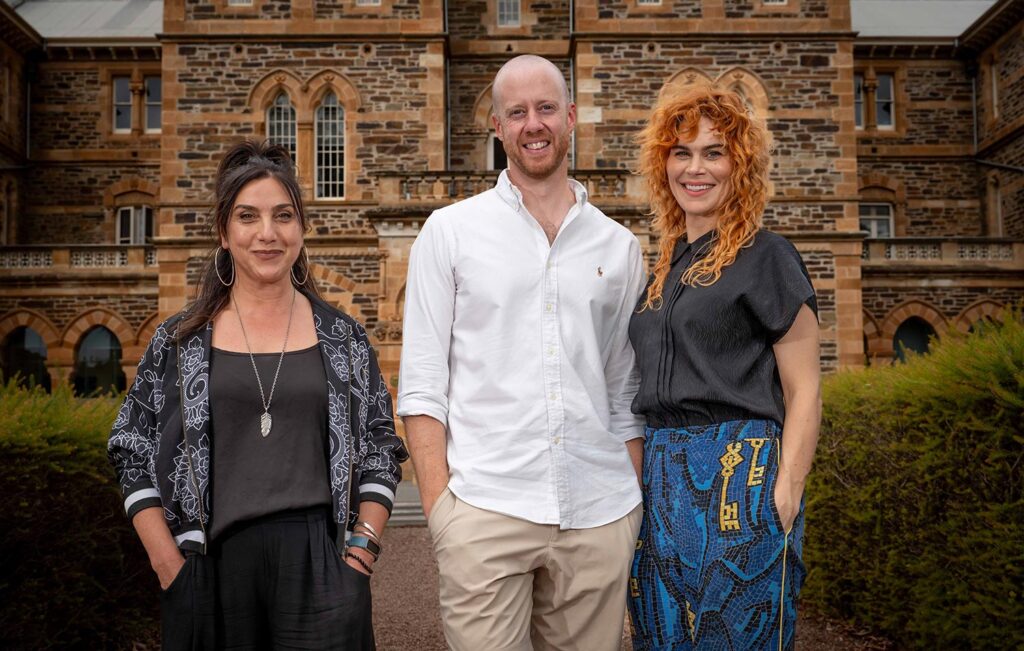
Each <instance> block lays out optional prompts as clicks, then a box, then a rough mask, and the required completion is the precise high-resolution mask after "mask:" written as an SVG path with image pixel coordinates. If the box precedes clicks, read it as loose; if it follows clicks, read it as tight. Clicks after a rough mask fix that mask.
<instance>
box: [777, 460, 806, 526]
mask: <svg viewBox="0 0 1024 651" xmlns="http://www.w3.org/2000/svg"><path fill="white" fill-rule="evenodd" d="M802 496H803V490H801V489H799V488H796V487H793V486H792V484H790V483H789V482H788V481H784V477H783V475H782V473H779V478H778V481H776V482H775V509H776V510H777V511H778V512H779V521H781V522H782V530H783V532H785V533H787V534H788V533H789V531H790V529H792V528H793V522H795V521H796V516H797V515H798V514H799V513H800V498H801V497H802Z"/></svg>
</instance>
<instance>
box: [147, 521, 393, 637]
mask: <svg viewBox="0 0 1024 651" xmlns="http://www.w3.org/2000/svg"><path fill="white" fill-rule="evenodd" d="M332 530H333V525H332V522H331V520H329V518H328V515H327V511H326V509H323V508H316V509H307V510H302V511H292V512H286V513H278V514H273V515H270V516H266V517H263V518H259V519H257V520H253V521H251V522H247V523H244V524H243V525H242V526H240V527H237V528H235V529H233V530H232V531H230V532H228V534H227V535H226V536H224V537H223V538H222V539H221V540H219V541H218V542H217V543H216V544H214V545H212V546H211V549H210V553H209V554H208V555H206V556H202V555H192V556H189V557H188V558H187V559H186V561H185V565H184V567H182V569H181V572H179V574H178V576H177V577H176V578H175V579H174V581H173V582H172V583H171V585H170V586H168V588H167V590H165V591H163V593H162V594H161V599H160V602H161V617H162V624H163V649H164V651H178V650H185V649H188V650H202V651H205V650H207V649H232V650H236V649H237V650H242V649H244V650H246V651H255V650H261V649H324V650H326V649H337V650H343V651H367V650H372V649H374V648H375V647H374V641H373V626H372V621H371V620H372V616H371V600H370V577H368V576H366V575H365V574H363V573H361V572H359V571H358V570H355V569H353V568H351V567H349V565H348V564H347V563H345V562H344V560H343V559H342V558H341V556H340V555H339V554H338V550H337V547H336V546H335V543H334V537H333V536H332V535H331V533H332Z"/></svg>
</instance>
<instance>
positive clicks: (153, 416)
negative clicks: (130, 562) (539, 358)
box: [109, 142, 408, 651]
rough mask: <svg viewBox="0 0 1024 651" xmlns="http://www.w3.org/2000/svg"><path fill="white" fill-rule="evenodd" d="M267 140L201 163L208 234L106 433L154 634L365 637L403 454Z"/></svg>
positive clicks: (263, 639) (197, 639) (387, 401)
mask: <svg viewBox="0 0 1024 651" xmlns="http://www.w3.org/2000/svg"><path fill="white" fill-rule="evenodd" d="M308 230H309V226H308V221H307V217H306V214H305V211H304V209H303V205H302V198H301V195H300V191H299V185H298V182H297V181H296V177H295V169H294V166H293V164H292V161H291V159H290V157H289V155H288V152H287V151H286V150H285V149H283V148H282V147H279V146H272V145H268V144H265V143H264V144H257V143H252V142H246V143H242V144H239V145H237V146H235V147H233V148H232V149H231V150H230V151H228V153H227V154H226V155H225V156H224V158H223V160H222V161H221V163H220V167H219V168H218V170H217V177H216V203H215V206H214V210H213V223H212V231H213V232H212V235H213V236H214V237H215V238H216V243H217V246H216V248H214V250H213V251H212V252H211V254H210V256H209V258H208V259H207V260H206V263H205V266H204V268H203V270H202V272H201V276H200V280H199V286H198V288H197V292H196V298H195V299H194V300H193V301H192V302H191V303H190V304H189V306H188V307H187V308H186V309H185V310H184V311H182V312H181V313H179V314H177V315H175V316H173V317H171V318H170V319H168V320H167V321H165V322H163V323H162V324H161V325H160V326H159V327H158V328H157V330H156V333H155V334H154V336H153V339H152V341H150V344H149V346H148V348H147V349H146V352H145V355H144V357H143V359H142V361H141V363H140V364H139V369H138V375H137V377H136V379H135V383H134V384H133V386H132V388H131V390H130V391H129V392H128V395H127V397H126V398H125V401H124V405H123V406H122V407H121V411H120V413H119V415H118V417H117V420H116V422H115V423H114V427H113V430H112V432H111V434H110V442H109V454H110V459H111V461H112V462H113V464H114V466H115V467H116V469H117V475H118V479H119V481H120V484H121V488H122V491H123V493H124V498H125V510H126V511H127V514H128V517H129V518H130V519H131V520H132V524H133V525H134V527H135V529H136V531H137V532H138V534H139V538H140V539H141V540H142V544H143V546H144V547H145V548H146V552H147V553H148V554H149V559H150V562H151V564H152V566H153V569H154V571H155V572H156V574H157V577H158V578H159V581H160V587H161V588H162V593H161V617H162V623H163V648H164V649H165V651H168V650H173V649H186V648H187V649H213V648H218V649H219V648H245V649H269V648H280V647H285V646H287V647H296V648H303V649H372V648H373V646H374V643H373V629H372V626H371V615H370V592H369V575H370V574H371V573H372V572H373V569H372V568H373V564H374V561H375V560H376V558H377V556H378V555H379V554H380V551H381V547H382V544H381V533H382V532H383V530H384V525H385V523H386V522H387V519H388V516H389V514H390V510H391V505H392V500H393V499H394V490H395V487H396V486H397V484H398V482H399V480H400V479H401V469H400V466H399V463H401V462H402V461H404V460H405V459H406V458H407V456H408V455H407V453H406V451H405V448H404V446H403V444H402V442H401V440H400V439H399V438H398V437H397V436H396V435H395V431H394V422H393V419H392V411H391V397H390V394H389V393H388V390H387V386H386V384H385V382H384V381H383V379H382V377H381V374H380V370H379V368H378V366H377V361H376V358H375V356H374V353H373V349H372V348H371V346H370V342H369V339H368V338H367V335H366V331H365V330H364V329H363V327H362V326H361V325H360V324H359V323H357V322H356V321H355V320H353V319H352V318H350V317H349V316H347V315H345V314H343V313H342V312H340V311H339V310H337V309H336V308H334V307H332V306H330V305H328V304H327V303H326V302H324V301H323V300H322V299H321V298H320V296H319V293H318V292H317V288H316V284H315V282H314V279H313V278H312V277H311V276H310V273H309V259H308V256H307V254H306V251H305V247H304V245H303V236H304V234H305V233H306V232H307V231H308Z"/></svg>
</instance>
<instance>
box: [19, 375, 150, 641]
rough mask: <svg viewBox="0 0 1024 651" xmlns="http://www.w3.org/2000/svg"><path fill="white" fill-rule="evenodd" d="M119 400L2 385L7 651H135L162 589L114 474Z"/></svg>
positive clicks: (62, 389)
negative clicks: (110, 445)
mask: <svg viewBox="0 0 1024 651" xmlns="http://www.w3.org/2000/svg"><path fill="white" fill-rule="evenodd" d="M118 406H119V400H114V399H109V398H95V399H89V400H82V399H79V398H76V397H74V395H73V394H72V390H71V389H70V388H69V387H68V386H66V385H61V386H57V387H55V389H54V392H53V394H47V393H45V392H44V391H43V390H42V389H41V388H38V387H37V388H34V389H24V388H18V386H17V384H16V382H15V381H13V380H12V381H10V382H8V383H7V384H6V385H0V487H2V490H0V559H3V562H2V563H0V647H2V648H5V649H47V648H87V649H102V648H130V647H131V645H132V641H133V640H136V639H141V638H145V637H147V635H149V636H151V631H152V630H153V628H154V625H155V624H154V622H155V621H156V620H157V618H158V613H157V608H158V603H157V599H156V590H157V586H156V579H155V576H154V574H153V572H152V570H151V569H150V568H149V562H148V560H147V558H146V556H145V553H144V551H143V549H142V545H141V544H140V543H139V541H138V538H137V537H136V536H135V533H134V531H133V530H132V528H131V526H130V525H129V523H128V521H127V519H126V518H125V515H124V511H123V509H122V507H121V497H120V491H119V490H118V488H117V482H116V480H115V477H114V473H113V470H112V469H111V466H110V464H109V463H108V462H107V457H106V442H107V436H108V434H109V433H110V425H111V423H113V421H114V417H115V416H116V414H117V409H118Z"/></svg>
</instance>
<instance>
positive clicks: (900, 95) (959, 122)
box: [857, 61, 973, 153]
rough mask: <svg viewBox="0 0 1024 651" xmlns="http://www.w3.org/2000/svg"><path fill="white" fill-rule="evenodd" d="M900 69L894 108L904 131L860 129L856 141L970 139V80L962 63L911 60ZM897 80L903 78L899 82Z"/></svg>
mask: <svg viewBox="0 0 1024 651" xmlns="http://www.w3.org/2000/svg"><path fill="white" fill-rule="evenodd" d="M874 63H875V64H876V65H878V62H874ZM904 70H905V77H903V78H901V79H898V81H897V88H896V111H897V113H898V114H900V115H901V116H902V117H903V119H904V120H905V125H906V129H905V131H903V132H902V133H899V132H893V131H870V132H863V133H859V134H858V138H857V142H858V143H859V144H861V145H868V146H871V145H879V146H883V147H888V146H894V145H907V146H913V145H945V146H950V145H964V144H967V143H970V142H971V138H972V137H973V131H972V130H973V127H972V120H973V116H972V112H971V80H970V78H969V77H968V76H967V72H966V70H965V69H964V64H963V63H961V62H959V61H948V62H940V65H939V66H936V65H935V62H933V61H921V62H914V61H911V62H906V65H905V67H904ZM900 81H904V83H902V86H901V84H900ZM908 153H916V152H910V151H908Z"/></svg>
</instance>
